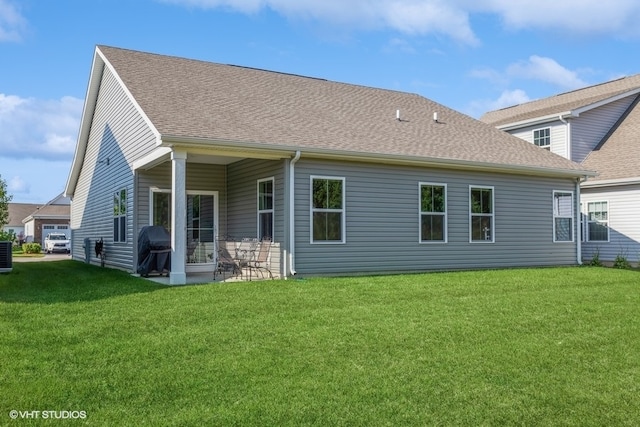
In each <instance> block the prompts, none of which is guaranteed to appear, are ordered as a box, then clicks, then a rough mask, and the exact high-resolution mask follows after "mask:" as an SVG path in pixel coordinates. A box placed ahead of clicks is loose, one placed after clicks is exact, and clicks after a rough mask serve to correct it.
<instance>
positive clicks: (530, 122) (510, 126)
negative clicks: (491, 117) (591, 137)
mask: <svg viewBox="0 0 640 427" xmlns="http://www.w3.org/2000/svg"><path fill="white" fill-rule="evenodd" d="M560 117H562V118H563V119H567V118H572V117H578V115H577V114H575V112H574V111H563V112H561V113H554V114H549V115H547V116H542V117H533V118H531V119H527V120H521V121H519V122H513V123H506V124H504V125H499V126H496V128H497V129H500V130H504V131H508V130H514V129H520V128H523V127H528V126H535V125H541V124H543V123H549V122H553V121H556V120H560Z"/></svg>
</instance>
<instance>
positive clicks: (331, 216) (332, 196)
mask: <svg viewBox="0 0 640 427" xmlns="http://www.w3.org/2000/svg"><path fill="white" fill-rule="evenodd" d="M344 182H345V180H344V178H328V177H317V176H312V177H311V230H312V234H311V243H344V241H345V227H344V200H345V194H344V193H345V192H344Z"/></svg>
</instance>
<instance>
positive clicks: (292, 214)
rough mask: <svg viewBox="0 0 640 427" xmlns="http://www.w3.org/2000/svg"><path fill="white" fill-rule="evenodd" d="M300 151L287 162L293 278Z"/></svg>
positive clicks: (290, 271) (293, 272) (292, 271)
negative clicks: (296, 188)
mask: <svg viewBox="0 0 640 427" xmlns="http://www.w3.org/2000/svg"><path fill="white" fill-rule="evenodd" d="M300 154H301V153H300V150H296V155H295V156H294V157H293V159H291V161H290V162H289V274H290V275H291V276H295V274H296V268H295V246H296V243H295V242H296V235H295V219H294V218H295V213H296V210H295V181H296V180H295V173H296V168H295V166H296V163H297V162H298V160H300ZM285 273H286V272H285Z"/></svg>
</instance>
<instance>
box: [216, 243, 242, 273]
mask: <svg viewBox="0 0 640 427" xmlns="http://www.w3.org/2000/svg"><path fill="white" fill-rule="evenodd" d="M235 246H236V242H234V241H229V240H218V241H217V243H216V247H217V249H216V253H217V255H218V257H217V260H216V268H215V270H213V280H216V276H217V274H218V273H220V274H222V275H223V276H224V273H225V272H228V271H231V273H232V274H233V275H235V274H238V273H240V272H241V270H240V266H239V264H238V263H237V262H236V259H235V256H233V255H231V253H232V252H234V253H235Z"/></svg>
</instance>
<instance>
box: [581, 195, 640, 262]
mask: <svg viewBox="0 0 640 427" xmlns="http://www.w3.org/2000/svg"><path fill="white" fill-rule="evenodd" d="M580 200H581V202H582V212H583V213H585V214H586V212H587V203H589V202H601V201H606V202H608V210H609V211H608V214H609V242H584V243H583V245H582V257H583V260H584V261H585V262H589V261H590V260H591V259H592V258H593V256H594V255H595V254H596V253H598V254H599V257H600V260H601V261H609V262H611V261H613V260H615V258H616V256H618V255H624V256H626V257H627V260H629V261H630V262H634V263H636V262H638V261H639V258H640V185H627V186H618V187H603V188H592V189H582V191H581V197H580ZM584 221H585V224H584V225H583V227H584V228H583V229H584V231H585V238H586V218H584Z"/></svg>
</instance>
